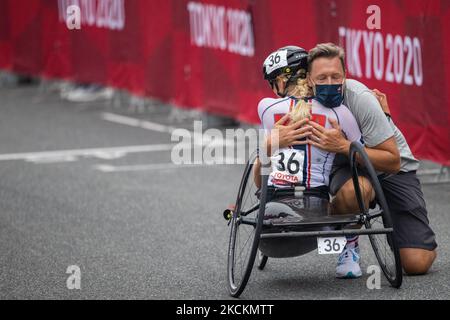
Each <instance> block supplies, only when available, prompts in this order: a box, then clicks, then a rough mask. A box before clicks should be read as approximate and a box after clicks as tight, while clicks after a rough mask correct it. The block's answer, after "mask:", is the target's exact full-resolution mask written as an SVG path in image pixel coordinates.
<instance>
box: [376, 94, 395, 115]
mask: <svg viewBox="0 0 450 320" xmlns="http://www.w3.org/2000/svg"><path fill="white" fill-rule="evenodd" d="M372 92H373V95H374V96H375V98H377V100H378V102H379V103H380V105H381V109H383V112H384V113H387V114H389V115H390V114H391V110H389V104H388V102H387V98H386V95H385V94H384V93H383V92H381V91H380V90H378V89H373V90H372Z"/></svg>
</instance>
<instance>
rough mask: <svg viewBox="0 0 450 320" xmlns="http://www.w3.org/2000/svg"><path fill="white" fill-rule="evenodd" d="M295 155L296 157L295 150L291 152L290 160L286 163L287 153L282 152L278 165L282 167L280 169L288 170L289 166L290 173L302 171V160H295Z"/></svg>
mask: <svg viewBox="0 0 450 320" xmlns="http://www.w3.org/2000/svg"><path fill="white" fill-rule="evenodd" d="M294 157H295V152H294V153H292V154H291V156H290V157H289V160H288V161H287V164H286V165H285V164H284V158H285V155H284V153H280V160H278V167H279V168H280V170H281V171H286V167H287V171H288V172H289V173H290V174H297V173H298V172H299V171H300V162H298V161H297V160H295V159H294Z"/></svg>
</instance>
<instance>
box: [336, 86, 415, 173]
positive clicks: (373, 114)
mask: <svg viewBox="0 0 450 320" xmlns="http://www.w3.org/2000/svg"><path fill="white" fill-rule="evenodd" d="M343 104H344V105H346V106H347V108H349V109H350V111H351V112H352V113H353V115H354V116H355V118H356V122H357V123H358V126H359V128H360V130H361V132H362V136H363V140H364V143H365V144H366V146H368V147H374V146H376V145H378V144H380V143H382V142H384V141H386V140H387V139H389V138H390V137H392V136H394V137H395V141H396V142H397V146H398V149H399V152H400V158H401V166H400V171H413V170H417V169H418V168H419V161H418V160H417V159H416V158H414V156H413V154H412V152H411V149H410V148H409V146H408V143H407V142H406V139H405V137H404V136H403V134H402V133H401V131H400V130H399V129H398V128H397V127H396V126H395V124H394V123H393V121H392V119H391V120H388V119H387V117H386V115H385V114H384V112H383V110H382V109H381V107H380V104H379V102H378V100H377V98H375V96H374V95H373V94H372V91H371V90H369V89H368V88H367V87H366V86H365V85H364V84H362V83H361V82H359V81H356V80H352V79H347V80H346V81H345V89H344V102H343Z"/></svg>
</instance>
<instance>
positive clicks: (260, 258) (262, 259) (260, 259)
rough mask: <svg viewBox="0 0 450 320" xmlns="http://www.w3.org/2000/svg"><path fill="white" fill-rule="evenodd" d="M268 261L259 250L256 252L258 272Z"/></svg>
mask: <svg viewBox="0 0 450 320" xmlns="http://www.w3.org/2000/svg"><path fill="white" fill-rule="evenodd" d="M268 259H269V257H267V256H265V255H264V254H263V253H262V252H261V251H260V250H258V253H257V254H256V261H257V262H258V269H259V270H264V267H265V266H266V263H267V260H268Z"/></svg>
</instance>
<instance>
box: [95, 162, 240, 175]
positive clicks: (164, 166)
mask: <svg viewBox="0 0 450 320" xmlns="http://www.w3.org/2000/svg"><path fill="white" fill-rule="evenodd" d="M232 160H234V161H236V159H232ZM241 163H245V161H244V160H241ZM219 165H228V164H207V163H200V164H197V163H194V164H175V163H152V164H138V165H124V166H113V165H109V164H98V165H95V166H94V168H95V169H96V170H99V171H101V172H105V173H111V172H128V171H147V170H174V169H183V168H198V167H209V166H219Z"/></svg>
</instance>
